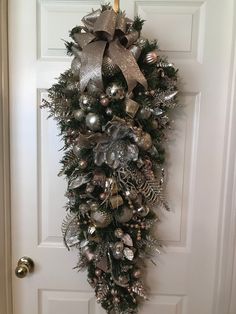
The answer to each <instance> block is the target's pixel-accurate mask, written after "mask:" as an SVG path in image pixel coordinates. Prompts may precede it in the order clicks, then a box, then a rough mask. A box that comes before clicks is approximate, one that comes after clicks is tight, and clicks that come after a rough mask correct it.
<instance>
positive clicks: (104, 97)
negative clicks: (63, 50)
mask: <svg viewBox="0 0 236 314" xmlns="http://www.w3.org/2000/svg"><path fill="white" fill-rule="evenodd" d="M82 21H83V24H84V26H77V27H75V28H74V29H72V31H71V33H70V36H71V38H72V39H73V42H70V43H67V49H68V53H69V54H71V55H73V56H74V58H73V61H72V64H71V69H69V70H67V71H66V72H65V73H63V74H61V76H60V78H59V79H58V82H57V83H56V84H54V85H53V86H52V87H51V88H50V89H49V100H48V101H46V100H44V104H43V106H42V107H45V108H47V109H48V110H49V112H50V116H52V117H53V118H54V119H56V121H57V123H58V126H59V128H60V131H61V136H62V138H63V140H64V151H65V153H64V157H63V159H62V160H61V164H62V169H61V172H60V175H65V176H66V178H67V180H68V190H67V192H66V196H67V198H68V203H67V210H68V214H67V216H66V218H65V220H64V222H63V225H62V232H63V238H64V242H65V245H66V247H67V248H68V249H70V248H71V247H76V248H77V249H78V251H79V256H80V258H79V261H78V265H77V267H78V269H79V270H82V269H87V271H88V282H89V283H90V285H91V286H92V287H93V288H94V290H95V294H96V297H97V301H98V302H100V303H101V305H102V306H103V308H105V309H106V311H107V312H108V313H117V314H118V313H124V314H125V313H130V314H132V313H137V311H138V304H139V303H140V302H141V300H142V299H147V292H146V288H145V287H144V284H143V275H144V268H145V261H146V260H147V259H150V258H152V257H153V254H154V253H156V252H157V251H158V247H159V246H160V243H159V241H158V239H156V238H155V233H154V230H153V227H154V226H155V227H156V222H157V221H158V215H157V210H158V208H160V207H164V208H166V209H167V210H168V206H167V204H166V201H165V193H164V192H165V191H164V190H165V189H164V181H165V172H164V161H165V149H164V144H165V140H166V131H167V130H168V129H169V128H170V123H171V121H170V120H169V112H170V111H171V110H172V109H173V108H175V107H176V105H177V104H176V95H177V92H178V91H177V87H176V83H177V70H176V69H175V68H174V66H173V64H171V63H169V62H168V61H167V60H166V59H165V58H162V57H160V56H159V53H158V46H157V43H156V42H155V41H154V42H149V41H148V40H146V39H144V38H142V37H141V36H140V32H141V29H142V26H143V20H141V19H140V18H139V17H136V18H135V19H134V21H132V20H130V19H128V18H127V17H126V16H125V14H124V13H123V12H119V13H115V12H114V11H113V9H112V8H111V7H110V6H102V8H101V10H97V11H93V12H92V13H91V14H89V15H87V16H85V17H84V18H83V20H82ZM154 229H155V228H154Z"/></svg>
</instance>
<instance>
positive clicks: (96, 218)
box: [91, 210, 112, 228]
mask: <svg viewBox="0 0 236 314" xmlns="http://www.w3.org/2000/svg"><path fill="white" fill-rule="evenodd" d="M91 219H92V221H93V222H94V224H95V226H96V227H98V228H105V227H107V226H109V225H110V223H111V222H112V215H111V214H109V213H107V212H105V211H102V210H98V211H93V212H91Z"/></svg>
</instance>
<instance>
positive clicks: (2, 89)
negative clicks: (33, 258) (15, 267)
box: [0, 0, 12, 314]
mask: <svg viewBox="0 0 236 314" xmlns="http://www.w3.org/2000/svg"><path fill="white" fill-rule="evenodd" d="M8 89H9V83H8V1H7V0H0V154H1V155H0V265H1V269H0V301H1V307H0V313H1V314H11V313H12V292H11V273H12V271H11V228H10V129H9V97H8V95H9V93H8Z"/></svg>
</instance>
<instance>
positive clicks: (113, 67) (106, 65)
mask: <svg viewBox="0 0 236 314" xmlns="http://www.w3.org/2000/svg"><path fill="white" fill-rule="evenodd" d="M119 71H120V68H119V67H118V65H117V64H115V63H114V62H113V61H112V59H111V58H110V57H108V56H105V57H104V58H103V62H102V74H103V75H104V76H106V77H112V76H114V75H115V74H117V73H118V72H119Z"/></svg>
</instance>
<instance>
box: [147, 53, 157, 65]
mask: <svg viewBox="0 0 236 314" xmlns="http://www.w3.org/2000/svg"><path fill="white" fill-rule="evenodd" d="M157 60H158V54H157V51H156V50H153V51H150V52H148V53H147V54H146V56H145V59H144V61H145V62H146V63H148V64H154V63H157Z"/></svg>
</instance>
